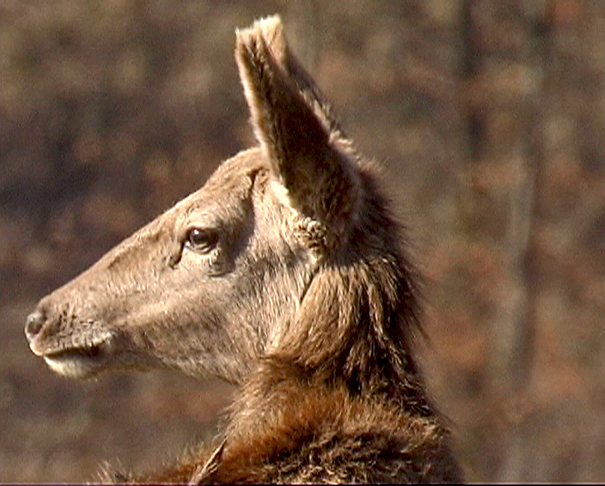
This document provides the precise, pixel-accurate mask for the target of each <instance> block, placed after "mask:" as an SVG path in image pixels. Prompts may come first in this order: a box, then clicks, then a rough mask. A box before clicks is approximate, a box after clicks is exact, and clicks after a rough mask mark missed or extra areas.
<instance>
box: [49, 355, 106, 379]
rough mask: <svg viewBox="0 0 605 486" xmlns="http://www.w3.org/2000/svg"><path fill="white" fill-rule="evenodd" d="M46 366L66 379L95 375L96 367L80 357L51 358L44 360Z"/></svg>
mask: <svg viewBox="0 0 605 486" xmlns="http://www.w3.org/2000/svg"><path fill="white" fill-rule="evenodd" d="M44 361H46V364H47V365H48V366H49V367H50V369H51V370H53V371H54V372H55V373H58V374H59V375H62V376H66V377H68V378H86V377H88V376H90V375H93V374H95V372H96V371H97V368H98V367H97V366H95V365H94V364H92V363H90V362H87V360H86V359H82V358H80V357H73V356H71V357H69V358H68V357H62V358H59V357H52V358H47V357H45V358H44Z"/></svg>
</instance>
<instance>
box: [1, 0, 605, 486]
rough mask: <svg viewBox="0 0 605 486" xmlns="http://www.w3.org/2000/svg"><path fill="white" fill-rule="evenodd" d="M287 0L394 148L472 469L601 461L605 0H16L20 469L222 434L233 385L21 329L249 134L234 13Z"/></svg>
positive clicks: (532, 473)
mask: <svg viewBox="0 0 605 486" xmlns="http://www.w3.org/2000/svg"><path fill="white" fill-rule="evenodd" d="M277 12H279V13H281V14H282V17H283V19H284V22H285V24H286V33H287V35H288V37H289V39H290V43H291V45H292V48H293V50H294V52H295V53H296V54H297V55H298V56H299V57H300V58H301V60H302V61H303V63H304V64H305V66H306V67H307V68H308V70H309V71H310V72H311V73H312V74H313V76H314V77H315V79H316V80H317V81H318V83H319V85H320V86H321V88H322V89H323V91H324V92H325V94H326V95H327V97H328V99H330V100H331V101H332V102H333V104H334V105H335V109H336V112H337V113H338V114H339V116H340V118H341V119H342V121H343V125H344V127H345V128H346V130H347V131H348V132H349V133H350V134H351V135H352V136H353V137H354V138H355V139H356V140H357V142H358V146H359V148H360V149H361V150H362V151H363V152H365V153H366V154H368V155H370V156H374V157H375V158H376V159H377V160H378V161H380V162H381V163H382V165H383V167H384V174H385V182H386V186H387V188H388V190H389V191H390V194H391V197H392V199H393V203H394V209H395V212H396V213H397V214H398V215H399V216H400V218H401V220H402V222H404V223H405V225H406V226H407V227H408V233H409V236H410V240H411V242H412V249H411V250H412V254H413V255H414V257H415V259H416V261H417V262H418V264H419V265H420V267H421V269H422V271H423V273H424V274H425V276H426V282H425V287H426V289H425V297H426V302H427V306H426V316H425V323H426V334H427V336H428V340H422V339H420V340H419V341H418V352H419V353H420V355H421V357H422V361H421V363H422V366H423V370H424V373H425V376H426V379H427V382H428V386H429V390H430V393H431V394H432V395H433V397H434V398H435V401H436V402H437V403H438V404H439V406H440V408H441V410H442V411H443V412H444V414H445V415H447V417H448V418H449V420H450V421H451V424H452V428H453V431H454V435H455V438H456V451H457V454H458V457H459V458H460V461H461V462H462V464H463V466H464V468H465V470H466V472H467V477H468V479H469V480H473V481H599V482H601V481H605V466H604V462H603V461H604V459H603V458H605V2H603V1H602V0H351V1H346V2H342V1H340V0H338V1H337V0H322V1H320V0H316V1H307V2H303V1H290V2H286V1H285V0H282V1H278V0H274V1H271V0H266V1H256V0H254V1H252V0H240V1H229V2H224V1H219V0H205V1H204V0H180V1H144V0H104V1H100V2H99V1H84V0H83V1H76V0H36V1H33V0H32V1H27V0H2V3H1V4H0V26H1V27H0V48H1V50H0V53H1V64H0V69H1V84H0V86H1V89H0V113H1V123H0V143H1V151H0V272H1V275H0V298H1V301H0V420H1V422H0V430H1V434H0V481H10V482H15V481H30V482H39V481H51V482H59V481H85V480H90V479H92V478H93V477H94V473H95V471H96V470H97V469H98V466H99V464H100V463H101V462H102V461H104V460H108V461H110V462H113V463H117V462H118V460H119V461H120V462H121V463H122V465H123V466H124V467H126V468H137V469H145V468H150V467H153V466H154V465H157V463H158V462H161V461H164V460H166V459H168V458H170V457H173V456H175V455H176V454H177V453H179V451H181V449H182V448H183V447H185V446H187V445H188V444H191V443H192V442H193V441H195V440H200V439H204V438H208V437H211V436H212V435H213V434H214V432H215V431H216V427H217V421H218V422H220V420H221V413H220V410H222V409H223V408H224V406H225V405H226V404H228V403H229V398H230V396H231V394H232V388H231V387H229V386H228V385H226V384H223V383H222V382H215V381H210V382H197V381H195V380H193V379H191V378H187V377H184V376H181V375H177V374H173V373H169V372H165V373H162V372H154V373H146V374H143V373H140V374H137V373H132V374H115V375H105V376H101V377H99V378H98V379H96V380H95V381H91V382H77V381H68V380H66V379H63V378H60V377H58V376H57V375H55V374H54V373H53V372H51V371H50V370H49V369H48V368H47V367H46V365H45V364H44V362H43V361H42V360H41V359H39V358H35V357H34V356H33V354H31V353H30V351H29V349H28V347H27V344H26V340H25V337H24V334H23V325H24V321H25V317H26V315H27V314H28V313H29V312H30V311H31V310H33V308H34V306H35V304H36V302H37V300H38V299H39V298H41V297H43V296H44V295H45V294H46V293H47V292H49V291H50V290H53V289H54V288H56V287H58V286H59V285H61V284H63V283H65V282H67V281H68V280H69V279H70V278H72V277H74V276H75V275H76V274H78V273H79V272H80V271H82V270H84V269H85V268H86V267H88V266H89V265H90V264H92V263H93V262H94V261H96V260H97V259H98V258H99V257H100V256H101V255H102V254H103V253H104V252H105V251H107V250H108V249H109V248H111V247H112V246H113V245H114V244H116V243H118V242H119V241H121V240H122V239H123V238H124V237H126V236H128V235H129V234H130V233H132V232H133V231H134V230H136V229H138V228H139V227H140V226H142V225H143V224H144V223H145V222H147V221H149V220H150V219H152V218H153V217H155V216H156V215H158V214H160V213H161V212H162V211H163V210H165V209H167V208H168V207H170V206H171V205H172V204H173V203H174V202H176V201H177V200H179V199H180V198H182V197H183V196H185V195H187V194H188V193H189V192H191V191H193V190H194V189H197V188H198V187H199V186H201V185H202V184H203V182H204V181H205V179H206V178H207V177H208V175H209V174H210V173H211V172H212V171H213V169H214V168H215V167H216V166H217V164H218V163H219V162H220V161H221V160H223V159H225V158H227V157H229V156H231V155H234V154H235V153H237V152H238V151H239V150H240V149H242V148H246V147H248V146H250V145H251V144H252V143H253V137H252V132H251V129H250V128H249V126H248V117H249V115H248V112H247V109H246V106H245V103H244V98H243V95H242V92H241V88H240V86H239V81H238V75H237V71H236V67H235V62H234V60H233V47H234V30H235V28H236V27H245V26H247V25H249V24H250V23H251V22H252V20H253V19H255V18H258V17H260V16H264V15H267V14H272V13H277Z"/></svg>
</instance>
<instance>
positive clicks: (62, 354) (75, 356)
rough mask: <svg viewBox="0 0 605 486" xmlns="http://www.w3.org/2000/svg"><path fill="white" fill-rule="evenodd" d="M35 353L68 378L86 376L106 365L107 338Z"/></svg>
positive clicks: (93, 373)
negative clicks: (96, 341) (97, 341)
mask: <svg viewBox="0 0 605 486" xmlns="http://www.w3.org/2000/svg"><path fill="white" fill-rule="evenodd" d="M32 351H34V353H35V354H38V355H39V356H40V357H42V358H44V361H46V364H47V365H48V366H49V367H50V368H51V369H52V370H53V371H55V372H56V373H58V374H60V375H63V376H67V377H69V378H88V377H90V376H92V375H95V374H97V373H98V372H100V371H101V370H102V369H104V368H105V367H106V363H107V357H108V354H109V353H108V351H109V340H105V341H101V342H99V343H94V344H92V343H91V344H86V345H82V346H73V347H69V348H65V349H59V350H50V351H46V352H43V353H39V352H36V351H35V350H34V349H32Z"/></svg>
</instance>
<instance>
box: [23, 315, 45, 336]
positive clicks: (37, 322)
mask: <svg viewBox="0 0 605 486" xmlns="http://www.w3.org/2000/svg"><path fill="white" fill-rule="evenodd" d="M43 325H44V314H42V312H40V311H39V310H36V311H34V312H32V313H31V314H30V315H29V316H27V319H25V336H26V337H27V339H28V340H29V341H31V340H33V339H34V338H35V337H36V336H37V335H38V333H39V332H40V331H41V330H42V326H43Z"/></svg>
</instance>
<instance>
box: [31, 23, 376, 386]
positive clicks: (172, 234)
mask: <svg viewBox="0 0 605 486" xmlns="http://www.w3.org/2000/svg"><path fill="white" fill-rule="evenodd" d="M236 37H237V39H236V60H237V63H238V67H239V71H240V76H241V79H242V84H243V87H244V92H245V95H246V100H247V102H248V105H249V107H250V111H251V113H252V120H253V127H254V130H255V134H256V137H257V139H258V142H259V145H260V146H259V147H258V148H255V149H251V150H248V151H245V152H242V153H240V154H239V155H237V156H236V157H234V158H232V159H230V160H228V161H226V162H224V163H223V164H222V165H221V166H220V167H219V168H218V169H217V171H216V172H215V173H214V174H213V175H212V177H211V178H210V179H209V180H208V182H207V183H206V185H205V186H204V187H203V188H202V189H200V190H199V191H197V192H195V193H193V194H191V195H190V196H189V197H187V198H185V199H184V200H182V201H181V202H179V203H178V204H176V205H175V206H174V207H173V208H171V209H170V210H168V211H167V212H166V213H165V214H163V215H161V216H160V217H158V218H157V219H156V220H155V221H153V222H151V223H150V224H148V225H147V226H145V227H144V228H142V229H141V230H140V231H138V232H137V233H135V234H134V235H133V236H131V237H130V238H128V239H127V240H125V241H124V242H123V243H121V244H120V245H118V246H117V247H116V248H114V249H113V250H111V251H110V252H109V253H108V254H107V255H105V256H104V257H103V258H101V260H99V262H97V263H96V264H95V265H93V266H92V267H91V268H90V269H89V270H87V271H86V272H84V273H83V274H82V275H80V276H79V277H77V278H75V279H74V280H73V281H71V282H69V283H68V284H67V285H65V286H64V287H62V288H60V289H58V290H57V291H55V292H53V293H52V294H50V295H49V296H48V297H45V298H44V299H42V301H41V302H40V304H39V305H38V308H37V310H36V311H35V312H33V313H32V314H31V315H30V316H29V317H28V319H27V323H26V327H25V333H26V336H27V339H28V341H29V345H30V348H31V350H32V351H33V352H34V354H36V355H37V356H41V357H43V358H44V359H45V360H46V362H47V363H48V364H49V365H50V366H51V367H52V368H53V369H54V370H55V371H57V372H59V373H61V374H64V375H68V376H73V377H78V378H81V377H86V376H90V375H93V374H95V373H98V372H99V371H102V370H105V369H109V368H120V367H121V368H150V367H157V366H167V367H173V368H178V369H181V370H183V371H185V372H187V373H193V374H198V375H204V374H206V375H208V374H211V375H215V376H220V377H223V378H225V379H227V380H231V381H235V382H237V381H240V380H241V379H242V378H243V377H244V376H245V375H246V374H247V373H248V371H249V370H250V369H252V368H253V367H254V366H255V364H256V362H257V360H258V358H259V356H262V355H264V354H265V353H266V352H270V351H271V350H272V349H274V348H275V347H277V346H279V342H280V338H281V337H282V336H284V334H285V333H287V331H288V328H289V327H290V324H291V323H292V322H293V321H294V320H295V319H296V315H297V312H298V310H299V308H301V306H302V299H303V296H304V294H305V291H306V290H307V288H308V286H309V285H310V283H311V279H312V278H313V276H314V275H315V273H316V272H317V270H318V268H320V266H321V265H322V260H323V258H324V257H325V255H327V254H328V253H330V252H331V251H334V252H336V251H346V249H347V246H346V245H347V238H348V237H349V236H350V234H351V231H352V230H351V228H352V227H353V225H354V224H357V222H358V217H357V211H358V210H359V207H360V204H361V202H363V200H364V198H363V195H362V191H363V187H362V185H361V182H360V180H361V179H360V176H359V170H360V168H359V167H358V162H359V159H358V158H357V157H356V156H355V155H354V154H353V153H352V150H350V147H351V145H350V143H349V142H348V141H347V140H344V139H343V136H342V133H341V132H340V131H339V130H338V129H337V127H336V123H335V122H334V121H333V120H332V119H331V118H330V113H329V110H327V104H326V103H325V102H324V101H323V100H322V99H321V97H320V95H319V91H318V90H317V88H316V87H315V86H314V84H313V83H312V81H311V80H310V78H308V77H307V75H306V74H305V73H304V72H303V70H302V68H301V67H300V66H299V65H298V63H297V62H296V60H295V59H294V58H292V56H291V55H290V53H289V50H288V49H287V46H286V42H285V38H284V37H283V33H282V29H281V23H280V22H279V19H278V18H277V17H274V18H269V19H266V20H264V21H262V22H260V23H258V24H254V25H253V26H252V27H251V28H250V29H246V30H244V31H238V33H237V36H236Z"/></svg>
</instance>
